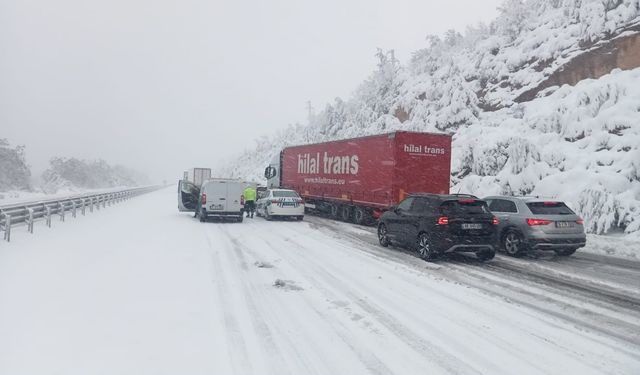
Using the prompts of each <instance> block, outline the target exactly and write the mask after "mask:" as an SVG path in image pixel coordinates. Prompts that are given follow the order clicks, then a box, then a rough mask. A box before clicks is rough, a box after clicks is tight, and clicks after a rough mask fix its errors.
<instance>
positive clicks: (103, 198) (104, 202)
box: [102, 195, 107, 208]
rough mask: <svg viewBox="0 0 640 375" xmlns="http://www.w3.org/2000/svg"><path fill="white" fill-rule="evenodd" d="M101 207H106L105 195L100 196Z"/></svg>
mask: <svg viewBox="0 0 640 375" xmlns="http://www.w3.org/2000/svg"><path fill="white" fill-rule="evenodd" d="M102 208H107V196H106V195H103V196H102Z"/></svg>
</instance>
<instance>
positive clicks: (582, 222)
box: [576, 219, 584, 225]
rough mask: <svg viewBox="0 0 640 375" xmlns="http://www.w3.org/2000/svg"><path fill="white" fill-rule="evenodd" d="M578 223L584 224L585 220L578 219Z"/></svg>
mask: <svg viewBox="0 0 640 375" xmlns="http://www.w3.org/2000/svg"><path fill="white" fill-rule="evenodd" d="M576 224H580V225H583V224H584V220H582V219H578V220H576Z"/></svg>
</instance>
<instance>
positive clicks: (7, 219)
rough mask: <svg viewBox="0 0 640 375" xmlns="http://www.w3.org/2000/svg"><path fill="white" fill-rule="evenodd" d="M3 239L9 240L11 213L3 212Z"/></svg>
mask: <svg viewBox="0 0 640 375" xmlns="http://www.w3.org/2000/svg"><path fill="white" fill-rule="evenodd" d="M4 220H5V221H4V239H5V240H7V242H11V215H7V214H4Z"/></svg>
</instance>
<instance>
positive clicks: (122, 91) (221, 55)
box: [0, 0, 501, 181]
mask: <svg viewBox="0 0 640 375" xmlns="http://www.w3.org/2000/svg"><path fill="white" fill-rule="evenodd" d="M500 3H501V0H482V1H478V0H457V1H440V0H439V1H429V0H423V1H419V0H415V1H411V0H387V1H383V0H366V1H364V0H363V1H360V0H322V1H317V0H316V1H304V0H251V1H238V0H237V1H219V0H209V1H205V0H200V1H197V0H153V1H151V0H148V1H147V0H144V1H143V0H103V1H91V0H56V1H51V0H0V138H8V139H9V141H10V142H11V143H12V144H14V145H15V144H23V145H26V147H27V157H28V161H29V163H30V164H31V165H32V167H33V168H32V169H33V172H34V173H35V174H39V173H41V172H42V170H44V169H45V168H46V166H47V163H48V160H49V158H50V157H52V156H67V157H70V156H74V157H79V158H85V159H96V158H102V159H105V160H107V161H108V162H109V163H112V164H116V163H119V164H123V165H127V166H130V167H133V168H136V169H139V170H141V171H146V172H147V174H148V175H149V176H150V177H152V178H154V179H155V180H156V181H157V180H160V179H163V178H164V179H167V180H169V181H170V180H173V179H176V178H177V177H178V176H179V175H180V172H181V171H182V170H185V169H187V168H190V167H193V166H213V165H215V164H216V162H217V161H219V160H220V159H223V158H228V157H230V156H232V155H233V154H234V153H238V152H240V151H242V150H243V149H245V148H251V147H252V146H253V139H254V138H255V137H257V136H259V135H263V134H269V133H270V132H272V131H273V130H275V129H278V128H282V127H284V126H286V125H287V124H291V123H295V122H300V123H304V122H305V118H306V109H305V106H306V102H307V101H309V100H310V101H311V102H312V105H313V106H314V107H315V108H317V109H320V108H322V107H324V104H325V103H326V102H328V101H331V100H333V98H335V97H336V96H340V97H343V98H347V97H349V95H350V94H351V92H352V91H353V90H354V89H355V88H356V86H357V85H358V84H359V83H360V82H361V81H362V80H363V79H364V78H366V77H367V76H368V75H369V74H370V73H371V71H372V70H373V68H374V67H375V59H374V53H375V51H376V48H377V47H380V48H383V49H395V50H396V56H397V57H398V58H399V59H400V60H401V61H402V62H406V61H407V60H408V58H409V56H410V55H411V52H413V51H415V50H416V49H419V48H422V47H424V46H425V36H426V35H428V34H440V35H441V34H442V33H444V32H445V31H446V30H447V29H450V28H455V29H457V30H461V31H462V30H464V27H465V26H466V25H468V24H474V23H477V22H479V21H484V22H490V21H491V20H492V19H493V18H494V17H495V16H496V15H497V10H496V7H497V6H498V5H499V4H500Z"/></svg>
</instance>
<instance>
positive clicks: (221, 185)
mask: <svg viewBox="0 0 640 375" xmlns="http://www.w3.org/2000/svg"><path fill="white" fill-rule="evenodd" d="M247 185H252V186H253V185H254V184H249V183H246V182H242V181H239V180H231V179H222V178H214V179H210V180H207V181H205V182H203V183H202V186H196V185H195V184H193V183H191V182H189V181H186V180H180V182H179V184H178V210H180V211H182V212H195V214H196V217H199V218H200V221H201V222H204V221H206V220H207V218H208V217H221V218H225V217H228V218H232V219H235V220H237V221H238V222H242V218H243V213H244V196H243V195H242V193H243V191H244V189H245V188H246V187H247ZM254 187H255V186H254Z"/></svg>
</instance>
